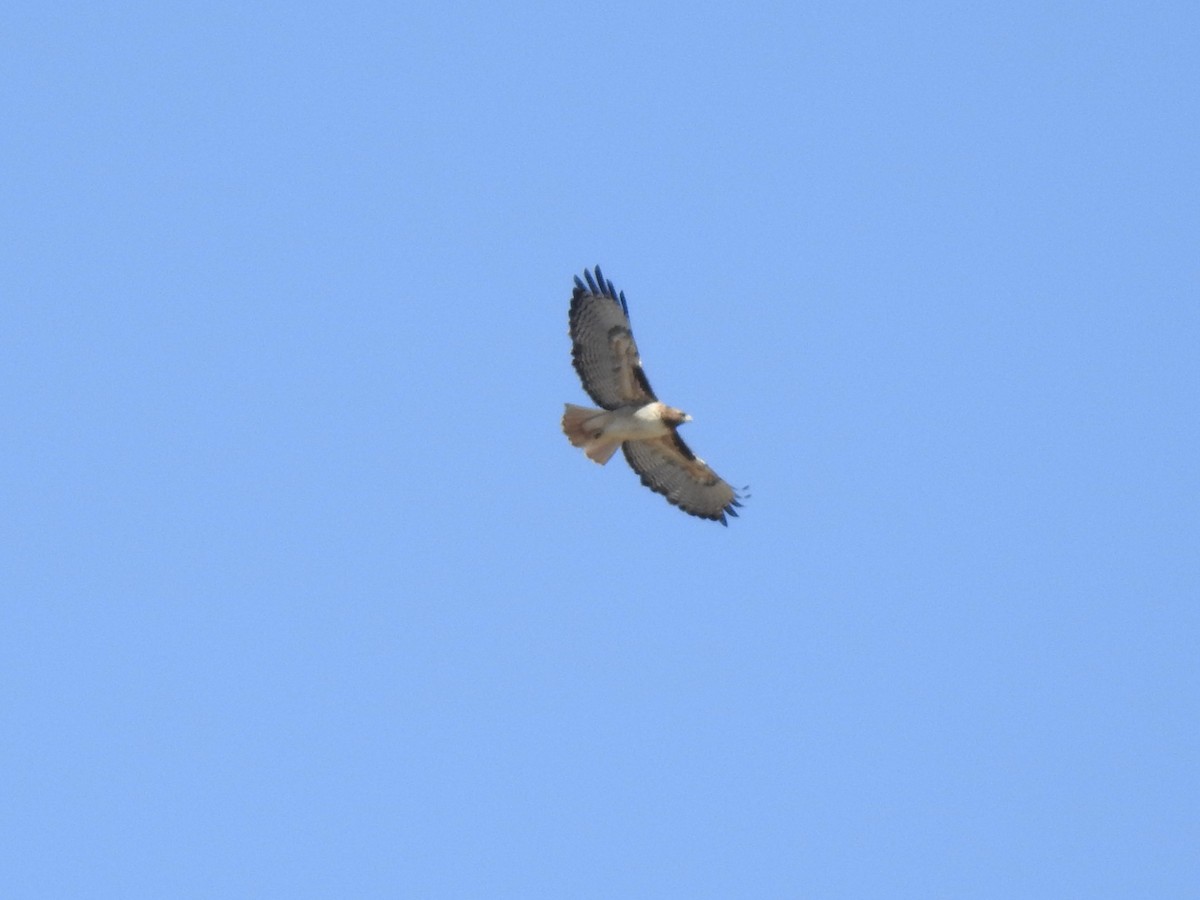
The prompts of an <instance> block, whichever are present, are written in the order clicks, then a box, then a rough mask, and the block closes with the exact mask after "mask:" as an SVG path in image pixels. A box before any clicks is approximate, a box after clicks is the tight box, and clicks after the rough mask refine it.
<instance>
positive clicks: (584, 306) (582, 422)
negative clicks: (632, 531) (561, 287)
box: [562, 266, 742, 526]
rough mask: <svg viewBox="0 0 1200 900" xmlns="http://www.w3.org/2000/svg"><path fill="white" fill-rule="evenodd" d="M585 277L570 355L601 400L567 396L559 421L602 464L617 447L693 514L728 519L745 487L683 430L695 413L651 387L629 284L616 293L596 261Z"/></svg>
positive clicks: (574, 305) (576, 301)
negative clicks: (632, 317) (733, 482)
mask: <svg viewBox="0 0 1200 900" xmlns="http://www.w3.org/2000/svg"><path fill="white" fill-rule="evenodd" d="M595 273H596V274H595V277H594V278H593V277H592V273H591V272H589V271H587V270H586V269H585V270H584V272H583V276H584V278H586V279H587V284H584V282H583V279H581V278H580V277H579V276H578V275H576V276H575V289H574V291H572V293H571V313H570V316H569V322H570V334H571V359H572V360H573V362H574V363H575V371H576V372H578V373H579V380H580V381H582V382H583V389H584V390H585V391H587V393H588V396H590V397H591V398H592V400H593V401H594V402H595V403H596V404H597V405H598V406H600V407H601V408H600V409H593V408H592V407H588V406H576V405H575V404H573V403H568V404H566V411H565V412H564V413H563V419H562V429H563V433H564V434H566V436H567V438H568V440H570V442H571V443H572V444H573V445H575V446H576V447H582V448H583V452H584V453H586V454H587V456H588V458H589V459H591V460H594V461H595V462H597V463H599V464H600V465H604V464H605V463H607V462H608V461H609V459H611V458H612V455H613V454H614V453H616V451H617V448H618V447H620V448H621V450H622V452H623V453H624V454H625V459H626V461H627V462H628V463H629V465H630V466H631V467H632V469H633V471H635V472H637V473H638V475H640V476H641V478H642V484H644V485H645V486H646V487H648V488H650V490H652V491H655V492H656V493H659V494H662V495H663V496H664V497H666V498H667V502H669V503H672V504H674V505H675V506H678V507H679V508H680V509H682V510H683V511H684V512H686V513H688V514H689V515H693V516H699V517H700V518H702V519H712V520H713V521H714V522H720V523H721V524H722V525H726V526H727V525H728V524H729V523H728V522H727V521H726V519H725V517H726V516H734V517H736V516H737V507H740V506H741V505H742V504H741V502H740V501H741V499H742V495H741V494H740V493H739V492H737V491H735V490H734V489H733V488H732V487H730V486H729V484H728V483H727V482H725V481H724V480H722V479H721V478H720V477H719V476H718V475H717V473H716V472H714V471H713V470H712V469H711V468H710V467H709V466H708V464H707V463H706V462H705V461H704V460H702V459H700V457H698V456H696V454H695V453H693V452H692V451H691V450H690V449H689V448H688V445H687V444H685V443H684V442H683V439H682V438H680V437H679V431H678V429H679V426H680V425H682V424H683V423H684V422H690V421H692V417H691V416H689V415H688V414H687V413H685V412H683V410H679V409H675V408H674V407H671V406H667V405H666V404H665V403H661V402H660V401H659V399H658V398H657V397H656V396H655V395H654V391H653V390H652V389H651V388H650V382H649V381H648V380H647V379H646V373H645V372H644V371H642V361H641V358H640V357H639V356H638V349H637V344H636V343H635V342H634V340H633V332H632V331H631V330H630V326H629V307H628V305H627V304H626V302H625V292H624V291H622V292H620V293H618V292H617V291H616V289H615V288H614V287H613V283H612V282H611V281H606V280H605V278H604V276H603V275H602V274H601V273H600V267H599V266H596V269H595Z"/></svg>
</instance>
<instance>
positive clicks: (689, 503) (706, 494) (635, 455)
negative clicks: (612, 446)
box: [621, 430, 742, 525]
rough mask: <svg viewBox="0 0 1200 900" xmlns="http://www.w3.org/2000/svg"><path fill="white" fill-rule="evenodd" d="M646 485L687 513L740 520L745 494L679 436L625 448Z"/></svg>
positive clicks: (709, 517) (718, 520) (626, 456)
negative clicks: (739, 509) (743, 495)
mask: <svg viewBox="0 0 1200 900" xmlns="http://www.w3.org/2000/svg"><path fill="white" fill-rule="evenodd" d="M621 449H622V450H623V451H624V453H625V459H626V460H628V462H629V465H630V466H631V467H632V468H633V471H635V472H637V473H638V474H639V475H640V476H642V484H644V485H645V486H646V487H648V488H650V490H652V491H656V492H658V493H660V494H662V495H663V496H664V497H666V498H667V500H668V501H669V502H671V503H673V504H675V505H676V506H678V507H679V508H680V509H682V510H683V511H684V512H686V513H690V514H691V515H693V516H699V517H700V518H701V519H712V520H713V521H714V522H720V523H721V524H722V525H728V524H729V523H728V522H727V521H726V520H725V516H726V515H730V516H733V517H734V518H737V509H736V507H739V506H741V505H742V504H741V503H740V500H741V498H742V496H741V494H739V493H738V492H737V491H735V490H734V489H733V488H732V487H730V485H729V483H728V482H726V481H725V480H723V479H722V478H721V477H720V476H718V475H717V473H716V472H714V471H713V470H712V468H711V467H710V466H709V465H708V463H706V462H705V461H704V460H702V459H700V458H699V457H698V456H696V454H695V453H693V452H692V451H691V450H690V449H689V448H688V445H687V444H685V443H684V442H683V440H682V439H681V438H680V437H679V434H678V433H677V432H675V431H674V430H672V432H671V433H670V434H667V435H664V436H663V437H660V438H655V439H653V440H649V441H626V442H625V443H624V444H622V445H621Z"/></svg>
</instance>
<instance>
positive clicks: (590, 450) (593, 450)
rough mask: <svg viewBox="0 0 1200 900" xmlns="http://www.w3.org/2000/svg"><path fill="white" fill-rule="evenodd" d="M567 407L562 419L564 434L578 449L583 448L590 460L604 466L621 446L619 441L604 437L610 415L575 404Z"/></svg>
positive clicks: (600, 410) (569, 404)
mask: <svg viewBox="0 0 1200 900" xmlns="http://www.w3.org/2000/svg"><path fill="white" fill-rule="evenodd" d="M566 406H567V408H566V411H564V412H563V419H562V430H563V434H565V435H566V436H567V440H569V441H570V442H571V443H572V444H574V445H575V446H576V447H582V448H583V452H584V453H586V454H587V455H588V459H591V460H594V461H595V462H598V463H600V465H604V464H605V463H606V462H608V461H609V460H610V459H612V455H613V454H614V453H616V452H617V448H618V447H620V446H621V442H620V441H619V440H617V441H614V440H612V439H611V438H605V437H604V428H605V426H606V425H608V421H609V417H610V414H609V413H607V412H605V411H604V410H602V409H592V408H590V407H587V406H576V405H575V404H574V403H568V404H567V405H566Z"/></svg>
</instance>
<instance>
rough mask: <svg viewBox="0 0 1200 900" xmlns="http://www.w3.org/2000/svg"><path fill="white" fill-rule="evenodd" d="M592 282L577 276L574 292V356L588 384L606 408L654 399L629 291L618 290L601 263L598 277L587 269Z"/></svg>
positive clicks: (597, 267) (572, 302)
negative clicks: (634, 328) (632, 326)
mask: <svg viewBox="0 0 1200 900" xmlns="http://www.w3.org/2000/svg"><path fill="white" fill-rule="evenodd" d="M583 274H584V277H585V278H586V279H587V284H586V285H585V284H584V283H583V279H581V278H580V277H579V276H578V275H576V276H575V290H574V291H573V292H572V294H571V313H570V316H569V321H570V325H571V359H572V360H573V361H574V363H575V371H576V372H578V373H579V380H580V381H582V382H583V389H584V390H585V391H587V392H588V396H590V397H591V398H592V400H593V401H595V403H596V405H597V406H600V407H602V408H604V409H616V408H617V407H619V406H628V405H630V404H639V405H640V404H643V403H650V402H651V401H653V400H657V399H658V398H657V397H655V396H654V391H653V390H651V388H650V382H649V381H647V380H646V373H645V372H643V371H642V360H641V358H640V357H639V356H638V349H637V344H636V343H634V340H633V331H632V330H630V327H629V309H628V307H627V306H626V305H625V293H624V292H621V293H619V294H618V293H617V291H616V289H615V288H613V284H612V282H611V281H605V279H604V276H603V275H602V274H601V273H600V267H599V266H596V277H595V278H593V277H592V273H591V272H589V271H587V270H586V269H585V270H584V273H583Z"/></svg>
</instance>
